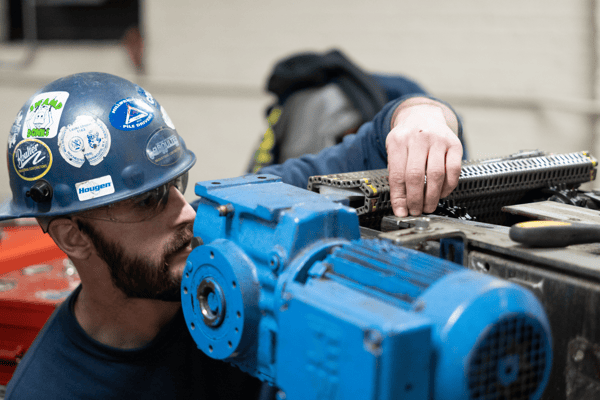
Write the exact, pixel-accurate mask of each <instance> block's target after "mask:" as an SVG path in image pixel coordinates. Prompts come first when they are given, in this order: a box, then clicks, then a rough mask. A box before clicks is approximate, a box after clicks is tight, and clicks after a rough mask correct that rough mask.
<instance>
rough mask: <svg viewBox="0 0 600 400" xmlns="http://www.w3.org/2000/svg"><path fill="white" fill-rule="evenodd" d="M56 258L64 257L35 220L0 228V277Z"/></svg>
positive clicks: (22, 221)
mask: <svg viewBox="0 0 600 400" xmlns="http://www.w3.org/2000/svg"><path fill="white" fill-rule="evenodd" d="M58 257H66V255H65V253H63V252H62V250H60V249H59V248H58V247H57V246H56V244H54V241H53V240H52V238H50V235H46V234H44V232H42V229H41V228H40V227H39V225H38V224H37V223H36V222H35V220H33V219H23V220H19V222H18V223H13V224H11V225H8V224H4V225H3V226H1V227H0V275H2V274H4V273H7V272H10V271H14V270H17V269H21V268H24V267H27V266H29V265H34V264H39V263H43V262H44V261H46V260H52V259H54V258H58Z"/></svg>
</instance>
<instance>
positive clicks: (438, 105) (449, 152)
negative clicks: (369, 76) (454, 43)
mask: <svg viewBox="0 0 600 400" xmlns="http://www.w3.org/2000/svg"><path fill="white" fill-rule="evenodd" d="M459 130H460V124H459V121H458V118H457V117H456V114H455V113H454V111H452V110H451V109H450V108H449V107H448V106H447V105H445V104H444V103H442V102H440V101H437V100H434V99H431V98H427V97H412V98H409V99H407V100H405V101H403V102H402V103H401V104H399V105H398V107H397V108H396V109H395V111H394V113H393V115H392V118H391V131H390V133H389V135H388V136H387V138H386V149H387V155H388V170H389V182H390V200H391V203H392V208H393V210H394V214H396V215H398V216H401V217H405V216H407V215H414V216H416V215H420V214H421V213H422V212H426V213H431V212H433V211H435V209H436V207H437V204H438V201H439V199H440V198H442V197H446V196H448V195H449V194H450V193H451V192H452V190H454V188H455V187H456V185H457V184H458V177H459V175H460V169H461V158H462V145H461V142H460V140H459V138H458V135H459ZM425 177H427V178H426V179H427V184H425Z"/></svg>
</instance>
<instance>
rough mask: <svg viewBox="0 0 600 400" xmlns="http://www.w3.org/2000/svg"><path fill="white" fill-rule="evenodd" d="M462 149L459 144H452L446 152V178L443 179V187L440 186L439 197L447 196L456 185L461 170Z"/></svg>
mask: <svg viewBox="0 0 600 400" xmlns="http://www.w3.org/2000/svg"><path fill="white" fill-rule="evenodd" d="M462 154H463V149H462V146H461V145H458V146H452V147H450V148H449V149H448V152H447V153H446V179H445V181H444V187H443V188H442V191H441V194H440V198H444V197H446V196H449V195H450V193H452V191H453V190H454V189H455V188H456V186H457V185H458V178H459V177H460V171H461V160H462Z"/></svg>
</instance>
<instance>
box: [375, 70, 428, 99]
mask: <svg viewBox="0 0 600 400" xmlns="http://www.w3.org/2000/svg"><path fill="white" fill-rule="evenodd" d="M371 78H373V79H374V80H375V81H376V82H377V83H378V84H379V85H380V86H381V87H382V88H383V90H385V94H386V95H387V98H388V100H389V101H391V100H396V99H398V98H400V97H403V96H406V95H408V94H417V93H420V94H424V95H429V93H427V91H426V90H425V89H424V88H423V87H422V86H421V85H419V84H418V83H417V82H415V81H413V80H412V79H410V78H407V77H406V76H403V75H386V74H372V75H371Z"/></svg>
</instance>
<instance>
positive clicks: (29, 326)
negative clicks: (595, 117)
mask: <svg viewBox="0 0 600 400" xmlns="http://www.w3.org/2000/svg"><path fill="white" fill-rule="evenodd" d="M0 232H2V239H1V240H0V385H6V384H8V381H9V380H10V378H11V377H12V374H13V373H14V371H15V369H16V367H17V364H18V363H19V361H20V360H21V358H22V357H23V355H24V354H25V352H26V351H27V349H29V346H30V345H31V343H32V342H33V340H34V339H35V337H36V335H37V334H38V332H39V331H40V329H41V328H42V326H44V324H45V323H46V320H47V319H48V317H49V316H50V315H51V314H52V312H53V311H54V310H55V309H56V306H57V305H58V304H60V303H61V302H62V301H63V300H64V299H65V298H66V297H67V296H68V295H69V294H70V293H71V292H72V291H73V289H75V288H76V287H77V285H79V282H80V280H79V275H77V271H76V270H75V267H74V266H73V264H72V263H71V262H70V260H69V259H68V258H67V257H66V255H65V254H64V253H63V252H62V251H60V250H59V249H58V247H56V245H54V242H53V241H52V239H50V237H49V236H48V235H44V234H43V233H42V231H41V229H40V228H39V227H38V226H37V225H31V224H29V225H19V226H15V225H13V226H2V227H0ZM2 271H4V273H2Z"/></svg>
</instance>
